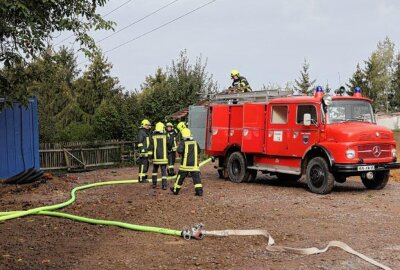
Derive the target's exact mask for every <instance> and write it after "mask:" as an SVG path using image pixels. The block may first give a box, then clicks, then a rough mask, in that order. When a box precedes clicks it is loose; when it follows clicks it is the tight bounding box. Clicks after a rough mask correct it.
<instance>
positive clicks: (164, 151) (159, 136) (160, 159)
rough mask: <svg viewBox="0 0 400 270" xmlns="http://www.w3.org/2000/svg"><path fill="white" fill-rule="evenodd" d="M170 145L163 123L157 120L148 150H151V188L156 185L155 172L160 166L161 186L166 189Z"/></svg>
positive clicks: (156, 172)
mask: <svg viewBox="0 0 400 270" xmlns="http://www.w3.org/2000/svg"><path fill="white" fill-rule="evenodd" d="M171 148H172V147H171V145H170V144H169V143H168V141H167V135H166V134H165V131H164V124H163V123H161V122H158V123H157V124H156V127H155V130H154V133H153V137H152V138H151V141H150V151H153V154H152V158H153V173H152V174H151V180H152V182H153V188H156V187H157V174H158V167H160V168H161V177H162V178H161V179H162V182H161V187H162V189H164V190H166V189H167V164H168V157H167V155H168V151H169V150H171Z"/></svg>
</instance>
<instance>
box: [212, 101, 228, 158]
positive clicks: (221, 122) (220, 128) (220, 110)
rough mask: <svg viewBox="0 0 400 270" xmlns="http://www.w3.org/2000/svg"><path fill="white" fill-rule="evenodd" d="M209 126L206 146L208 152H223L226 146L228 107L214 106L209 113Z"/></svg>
mask: <svg viewBox="0 0 400 270" xmlns="http://www.w3.org/2000/svg"><path fill="white" fill-rule="evenodd" d="M210 114H211V115H210V117H211V126H210V130H209V131H210V134H209V142H208V145H209V146H210V148H209V149H208V150H210V151H224V150H225V148H226V146H227V145H228V131H229V106H227V105H214V106H212V107H211V112H210Z"/></svg>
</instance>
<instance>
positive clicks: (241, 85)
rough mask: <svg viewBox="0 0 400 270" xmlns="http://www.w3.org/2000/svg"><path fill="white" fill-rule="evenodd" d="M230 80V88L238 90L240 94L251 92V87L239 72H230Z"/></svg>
mask: <svg viewBox="0 0 400 270" xmlns="http://www.w3.org/2000/svg"><path fill="white" fill-rule="evenodd" d="M231 78H232V80H233V82H232V87H234V88H237V89H239V90H240V91H241V92H251V87H250V84H249V82H248V81H247V79H246V78H245V77H243V76H240V74H239V70H237V69H232V70H231Z"/></svg>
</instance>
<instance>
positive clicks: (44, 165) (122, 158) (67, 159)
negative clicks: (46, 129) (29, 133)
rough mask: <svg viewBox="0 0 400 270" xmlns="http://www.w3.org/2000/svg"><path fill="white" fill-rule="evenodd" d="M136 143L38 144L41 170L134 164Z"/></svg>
mask: <svg viewBox="0 0 400 270" xmlns="http://www.w3.org/2000/svg"><path fill="white" fill-rule="evenodd" d="M135 149H136V143H135V142H132V141H123V142H121V141H106V142H68V143H44V144H40V150H39V153H40V169H41V170H65V169H66V170H74V169H87V168H91V167H101V166H110V165H117V164H120V163H124V162H133V163H134V164H136V157H137V153H136V150H135Z"/></svg>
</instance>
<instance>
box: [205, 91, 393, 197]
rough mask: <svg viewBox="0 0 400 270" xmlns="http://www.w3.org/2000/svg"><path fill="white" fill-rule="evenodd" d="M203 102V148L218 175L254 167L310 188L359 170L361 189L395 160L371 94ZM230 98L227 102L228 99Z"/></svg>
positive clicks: (248, 174)
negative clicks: (213, 160)
mask: <svg viewBox="0 0 400 270" xmlns="http://www.w3.org/2000/svg"><path fill="white" fill-rule="evenodd" d="M254 93H255V92H253V93H243V94H237V95H236V96H235V97H229V98H227V99H225V101H228V102H225V103H223V102H222V103H221V102H220V101H217V102H215V103H211V104H210V106H209V108H208V112H207V126H206V130H207V131H206V142H205V144H206V145H205V148H206V153H207V154H208V155H211V156H214V157H217V158H218V173H219V175H220V177H221V178H222V177H228V178H229V179H230V180H231V181H232V182H247V181H251V180H252V179H254V178H255V177H256V175H257V172H258V171H261V172H262V173H265V174H271V175H276V176H277V177H278V178H279V179H285V180H289V179H290V180H299V179H300V178H301V177H302V176H304V179H305V180H306V182H307V185H308V187H309V189H310V190H311V191H312V192H314V193H318V194H327V193H330V192H331V191H332V189H333V186H334V183H335V181H336V182H339V183H344V182H345V181H346V178H347V177H349V176H360V178H361V181H362V183H363V184H364V185H365V187H367V188H369V189H382V188H383V187H385V185H386V184H387V182H388V179H389V171H390V170H391V169H397V168H400V163H397V159H396V142H395V140H394V136H393V132H392V131H391V130H389V129H387V128H385V127H382V126H378V125H377V124H376V120H375V115H374V112H373V108H372V100H370V99H368V98H365V97H362V95H361V92H360V91H357V92H356V93H354V95H353V96H328V95H324V93H323V91H322V88H321V87H318V88H317V91H316V93H315V95H314V96H312V97H311V96H289V97H287V96H286V97H275V98H269V99H267V97H265V96H264V100H263V101H262V102H257V101H253V102H248V101H244V102H241V100H240V97H241V95H248V96H249V95H252V94H254ZM232 101H234V102H232Z"/></svg>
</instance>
